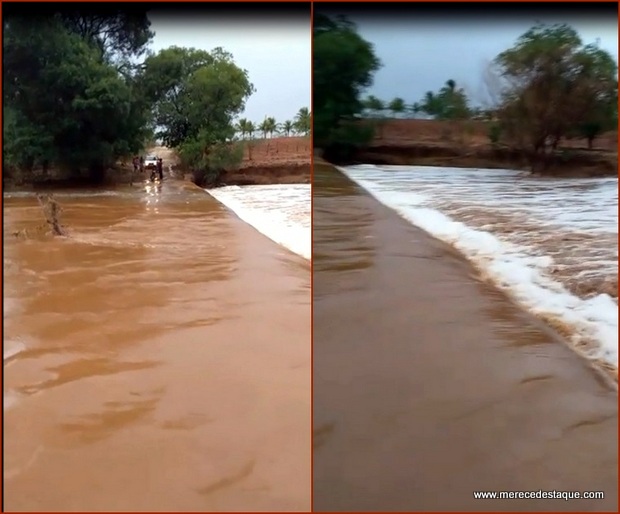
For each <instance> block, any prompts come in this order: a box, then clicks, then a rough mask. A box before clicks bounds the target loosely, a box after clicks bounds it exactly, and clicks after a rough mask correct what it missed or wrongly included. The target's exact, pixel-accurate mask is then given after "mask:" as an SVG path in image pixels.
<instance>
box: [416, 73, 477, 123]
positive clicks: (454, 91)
mask: <svg viewBox="0 0 620 514" xmlns="http://www.w3.org/2000/svg"><path fill="white" fill-rule="evenodd" d="M419 108H420V110H422V111H423V112H425V113H426V114H428V115H429V116H433V117H434V118H435V119H438V120H462V119H467V118H469V117H470V115H471V113H470V110H469V107H468V99H467V95H466V94H465V91H464V90H463V89H462V88H457V87H456V82H455V81H454V80H448V81H446V83H445V84H444V86H443V87H442V88H441V89H440V90H439V91H438V92H437V93H433V92H432V91H428V92H427V93H426V95H425V96H424V99H423V100H422V102H421V104H420V106H419Z"/></svg>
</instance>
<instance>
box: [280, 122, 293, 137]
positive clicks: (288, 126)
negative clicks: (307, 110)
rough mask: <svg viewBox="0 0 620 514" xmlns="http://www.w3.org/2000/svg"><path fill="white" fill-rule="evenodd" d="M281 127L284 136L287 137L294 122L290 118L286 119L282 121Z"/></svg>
mask: <svg viewBox="0 0 620 514" xmlns="http://www.w3.org/2000/svg"><path fill="white" fill-rule="evenodd" d="M281 129H282V132H284V134H286V137H289V136H290V135H291V132H292V131H293V130H294V129H295V124H294V123H293V122H292V121H291V120H286V121H285V122H284V123H282V126H281Z"/></svg>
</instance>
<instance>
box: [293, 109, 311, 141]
mask: <svg viewBox="0 0 620 514" xmlns="http://www.w3.org/2000/svg"><path fill="white" fill-rule="evenodd" d="M311 123H312V121H311V117H310V110H309V109H308V108H307V107H302V108H301V109H299V111H297V114H296V115H295V130H296V131H297V132H299V133H301V134H304V135H305V136H307V135H308V134H309V133H310V125H311Z"/></svg>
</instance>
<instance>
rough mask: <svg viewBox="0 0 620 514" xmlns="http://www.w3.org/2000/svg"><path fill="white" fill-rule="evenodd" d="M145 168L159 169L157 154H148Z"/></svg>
mask: <svg viewBox="0 0 620 514" xmlns="http://www.w3.org/2000/svg"><path fill="white" fill-rule="evenodd" d="M144 169H145V170H155V169H157V156H156V155H147V156H146V158H145V159H144Z"/></svg>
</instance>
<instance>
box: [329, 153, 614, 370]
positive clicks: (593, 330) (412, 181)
mask: <svg viewBox="0 0 620 514" xmlns="http://www.w3.org/2000/svg"><path fill="white" fill-rule="evenodd" d="M341 171H342V172H343V173H345V174H346V175H347V176H348V177H349V178H351V179H352V180H354V181H355V182H357V183H358V184H359V185H360V186H362V187H363V188H364V189H366V190H367V191H368V192H369V193H370V194H371V195H373V196H374V197H375V198H377V200H379V201H380V202H381V203H383V204H385V205H386V206H388V207H390V208H392V209H394V210H395V211H397V212H398V213H399V214H400V215H401V216H402V217H403V218H405V219H407V220H408V221H410V222H411V223H412V224H414V225H417V226H418V227H420V228H422V229H423V230H425V231H426V232H428V233H430V234H431V235H433V236H435V237H437V238H438V239H441V240H443V241H445V242H446V243H448V244H451V245H452V246H454V247H455V248H456V249H457V250H459V251H460V252H461V253H462V254H464V255H465V256H466V257H467V258H468V259H469V260H470V261H471V262H472V263H473V264H474V266H475V267H476V268H477V269H478V270H479V272H480V274H481V275H482V276H483V277H484V278H485V279H487V280H489V281H491V282H493V283H494V284H495V285H496V286H498V287H500V288H501V289H503V290H504V291H506V292H507V293H508V294H509V295H510V296H511V297H513V298H514V299H515V300H516V301H517V302H518V303H519V304H520V305H522V306H523V307H525V308H526V309H528V310H529V311H530V312H532V313H534V314H535V315H537V316H539V317H540V318H542V319H544V320H545V321H547V322H548V323H549V324H551V325H552V326H553V327H554V328H556V329H558V330H559V331H560V332H561V333H563V335H565V336H566V337H567V338H568V340H569V341H570V342H571V343H572V345H573V346H574V347H575V348H576V349H577V350H578V351H580V352H581V353H583V354H585V355H586V356H588V357H589V358H592V359H595V360H598V361H603V362H604V363H606V364H607V365H611V366H613V367H615V368H616V369H617V366H618V305H617V296H618V294H617V289H618V287H617V284H618V181H617V179H616V178H613V177H612V178H597V179H579V180H575V179H572V180H571V179H541V178H530V177H523V176H521V174H520V172H517V171H511V170H477V169H454V168H439V167H422V166H373V165H360V166H350V167H346V168H341Z"/></svg>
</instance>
